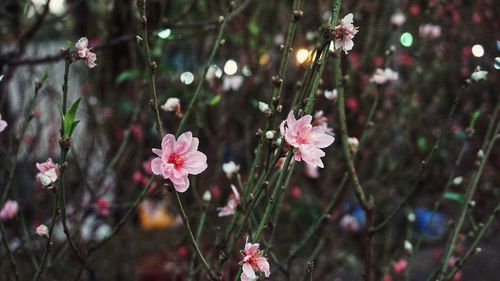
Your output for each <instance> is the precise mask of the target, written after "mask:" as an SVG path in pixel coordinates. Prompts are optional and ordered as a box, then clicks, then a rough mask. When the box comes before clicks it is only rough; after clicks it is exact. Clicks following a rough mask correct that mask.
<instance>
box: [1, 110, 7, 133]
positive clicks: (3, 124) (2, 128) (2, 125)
mask: <svg viewBox="0 0 500 281" xmlns="http://www.w3.org/2000/svg"><path fill="white" fill-rule="evenodd" d="M6 127H7V122H5V120H2V114H0V133H1V132H3V130H5V128H6Z"/></svg>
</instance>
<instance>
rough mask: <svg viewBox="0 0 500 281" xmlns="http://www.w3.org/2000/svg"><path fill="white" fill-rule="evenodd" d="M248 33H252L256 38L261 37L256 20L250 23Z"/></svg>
mask: <svg viewBox="0 0 500 281" xmlns="http://www.w3.org/2000/svg"><path fill="white" fill-rule="evenodd" d="M248 31H250V34H252V35H254V36H257V35H259V26H258V25H257V23H256V22H255V20H251V21H250V23H248Z"/></svg>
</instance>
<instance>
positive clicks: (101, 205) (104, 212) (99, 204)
mask: <svg viewBox="0 0 500 281" xmlns="http://www.w3.org/2000/svg"><path fill="white" fill-rule="evenodd" d="M110 205H111V204H110V202H109V200H108V199H107V198H105V197H101V198H99V199H97V201H96V202H95V205H94V208H95V209H96V212H97V214H98V215H99V216H102V217H107V216H109V206H110Z"/></svg>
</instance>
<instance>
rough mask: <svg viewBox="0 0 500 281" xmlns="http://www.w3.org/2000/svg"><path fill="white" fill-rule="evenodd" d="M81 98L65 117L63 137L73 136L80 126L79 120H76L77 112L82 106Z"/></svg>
mask: <svg viewBox="0 0 500 281" xmlns="http://www.w3.org/2000/svg"><path fill="white" fill-rule="evenodd" d="M80 101H81V98H79V99H77V100H76V101H75V102H74V103H73V104H72V105H71V107H70V108H69V110H68V112H66V114H65V115H64V116H63V135H64V136H65V137H67V138H69V137H71V134H72V133H73V131H74V130H75V127H76V125H78V122H80V121H78V120H75V119H76V111H77V110H78V106H79V105H80Z"/></svg>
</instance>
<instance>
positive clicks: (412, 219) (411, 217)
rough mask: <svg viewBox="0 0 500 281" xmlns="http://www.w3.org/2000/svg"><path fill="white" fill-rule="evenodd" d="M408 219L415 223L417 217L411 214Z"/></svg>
mask: <svg viewBox="0 0 500 281" xmlns="http://www.w3.org/2000/svg"><path fill="white" fill-rule="evenodd" d="M406 218H407V219H408V221H409V222H414V221H415V219H416V217H415V214H414V213H409V214H408V215H407V216H406Z"/></svg>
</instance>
